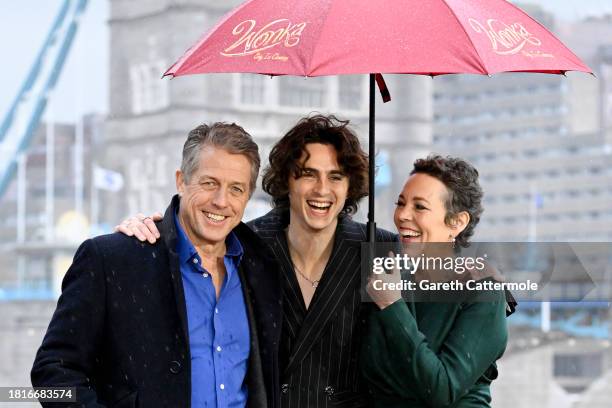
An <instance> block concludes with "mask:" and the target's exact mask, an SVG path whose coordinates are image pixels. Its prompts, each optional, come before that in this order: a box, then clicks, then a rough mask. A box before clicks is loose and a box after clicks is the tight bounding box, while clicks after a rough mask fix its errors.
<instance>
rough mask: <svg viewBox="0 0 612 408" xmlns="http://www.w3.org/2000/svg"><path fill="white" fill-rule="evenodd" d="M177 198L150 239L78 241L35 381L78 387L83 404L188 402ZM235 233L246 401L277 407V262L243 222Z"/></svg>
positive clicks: (36, 366) (177, 404)
mask: <svg viewBox="0 0 612 408" xmlns="http://www.w3.org/2000/svg"><path fill="white" fill-rule="evenodd" d="M178 203H179V198H178V196H175V197H174V198H173V200H172V203H171V204H170V206H169V207H168V209H167V210H166V214H165V216H164V219H163V221H161V222H160V223H158V225H157V226H158V229H159V230H160V232H161V237H162V238H161V239H159V240H157V242H156V243H155V244H153V245H150V244H147V243H142V242H139V241H138V240H137V239H135V238H133V237H128V236H126V235H123V234H118V233H116V234H110V235H104V236H100V237H96V238H94V239H90V240H87V241H85V242H84V243H83V244H82V245H81V246H80V248H79V249H78V251H77V253H76V255H75V257H74V261H73V263H72V265H71V267H70V269H69V270H68V272H67V273H66V276H65V278H64V281H63V283H62V295H61V296H60V298H59V300H58V304H57V309H56V310H55V313H54V314H53V317H52V319H51V323H50V324H49V328H48V330H47V333H46V335H45V337H44V340H43V343H42V345H41V347H40V349H39V350H38V353H37V355H36V359H35V361H34V366H33V368H32V373H31V377H32V384H33V385H34V386H37V387H50V386H76V387H77V391H76V396H77V402H78V404H77V405H78V406H85V407H101V406H109V407H146V408H152V407H189V406H190V404H191V387H192V384H191V372H190V368H191V364H190V361H191V358H190V351H189V332H188V328H187V312H186V307H185V297H184V293H183V283H182V278H181V273H180V268H179V260H178V255H177V253H176V250H175V249H176V239H177V238H176V237H177V235H176V229H175V225H174V217H173V216H172V214H173V212H174V211H175V208H176V206H177V205H178ZM234 232H235V233H236V235H237V236H238V239H239V240H240V242H241V244H242V245H243V248H244V256H243V258H242V262H241V265H240V268H239V275H240V279H241V282H242V285H243V288H244V289H245V290H244V296H245V303H246V305H247V315H248V320H249V326H250V334H251V354H250V356H249V362H248V370H247V378H246V381H247V384H248V406H249V407H256V408H266V407H274V408H275V407H277V406H278V403H277V399H278V395H279V391H278V383H279V381H278V372H277V368H276V367H277V366H278V362H277V359H278V342H279V336H280V322H281V315H280V310H281V309H280V306H279V302H280V286H279V283H278V282H279V279H278V276H276V274H277V273H278V267H277V264H276V262H275V261H274V258H273V256H272V255H271V254H270V253H269V252H268V250H267V248H266V246H265V244H263V243H262V242H261V240H260V239H259V238H258V237H257V236H256V235H255V234H254V233H253V232H252V231H251V230H250V229H249V228H248V227H247V226H246V225H245V224H242V223H241V224H240V225H238V226H237V227H236V228H235V229H234ZM43 405H46V404H43ZM50 406H58V405H56V404H51V405H50Z"/></svg>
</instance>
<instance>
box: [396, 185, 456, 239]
mask: <svg viewBox="0 0 612 408" xmlns="http://www.w3.org/2000/svg"><path fill="white" fill-rule="evenodd" d="M447 197H448V190H447V188H446V186H445V185H444V183H442V182H441V181H440V180H438V179H437V178H435V177H432V176H430V175H428V174H424V173H415V174H413V175H411V176H410V177H409V178H408V180H407V181H406V184H405V185H404V188H403V190H402V192H401V193H400V195H399V197H398V199H397V203H396V207H395V213H394V216H393V221H394V222H395V227H396V228H397V231H398V233H399V235H400V240H401V241H402V242H403V243H425V242H449V241H452V239H453V237H456V236H457V234H459V233H460V232H461V231H457V229H456V228H453V227H452V226H449V225H447V224H446V222H445V219H446V213H447V211H446V205H445V202H446V200H447ZM461 230H463V228H462V229H461Z"/></svg>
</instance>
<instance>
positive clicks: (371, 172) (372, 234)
mask: <svg viewBox="0 0 612 408" xmlns="http://www.w3.org/2000/svg"><path fill="white" fill-rule="evenodd" d="M375 81H376V75H375V74H370V119H369V120H370V122H369V138H368V140H369V150H368V155H369V157H368V158H369V160H368V161H369V169H368V176H369V177H368V184H369V187H368V189H369V194H368V224H367V230H368V242H370V243H371V242H376V223H375V222H374V191H375V186H376V183H375V182H374V181H375V180H374V176H375V170H376V159H375V157H374V155H375V150H376V132H375V128H374V122H375V120H376V98H375V96H376V89H375Z"/></svg>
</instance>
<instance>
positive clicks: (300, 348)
mask: <svg viewBox="0 0 612 408" xmlns="http://www.w3.org/2000/svg"><path fill="white" fill-rule="evenodd" d="M359 237H360V231H359V230H358V226H357V224H355V223H353V222H352V221H350V220H349V219H347V218H342V219H341V220H340V222H339V223H338V228H337V229H336V234H335V237H334V247H333V250H332V254H331V256H330V259H329V261H328V262H327V265H326V266H325V271H324V273H323V277H322V279H321V282H320V284H319V287H318V288H317V290H316V292H315V294H314V297H313V299H312V301H311V303H310V308H309V309H308V313H306V316H305V318H304V321H303V323H302V325H301V327H300V329H299V332H298V335H297V337H296V339H295V342H294V346H293V347H292V350H291V353H290V355H289V361H288V364H287V367H286V369H285V373H289V372H290V371H291V370H292V369H294V368H295V367H296V366H297V365H298V364H299V363H300V362H301V361H302V360H303V359H304V358H305V357H306V356H307V355H308V353H309V352H310V350H311V349H312V346H313V345H314V344H315V343H316V342H317V339H319V338H320V336H321V333H322V332H323V331H324V330H325V328H326V327H327V325H328V324H329V323H330V321H331V320H332V319H333V317H334V316H335V315H336V313H337V312H338V311H339V310H340V309H341V307H342V305H343V304H344V303H345V298H346V297H347V296H348V295H350V294H352V293H353V292H354V291H355V290H358V288H359V281H360V260H361V256H360V255H361V253H360V239H359ZM300 296H301V294H300ZM302 303H303V301H302Z"/></svg>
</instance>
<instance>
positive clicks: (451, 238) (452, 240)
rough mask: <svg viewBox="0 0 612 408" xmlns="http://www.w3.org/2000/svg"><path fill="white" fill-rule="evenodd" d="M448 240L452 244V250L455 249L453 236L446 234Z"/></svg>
mask: <svg viewBox="0 0 612 408" xmlns="http://www.w3.org/2000/svg"><path fill="white" fill-rule="evenodd" d="M448 240H449V241H450V242H452V243H453V249H454V248H455V237H453V234H448Z"/></svg>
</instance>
